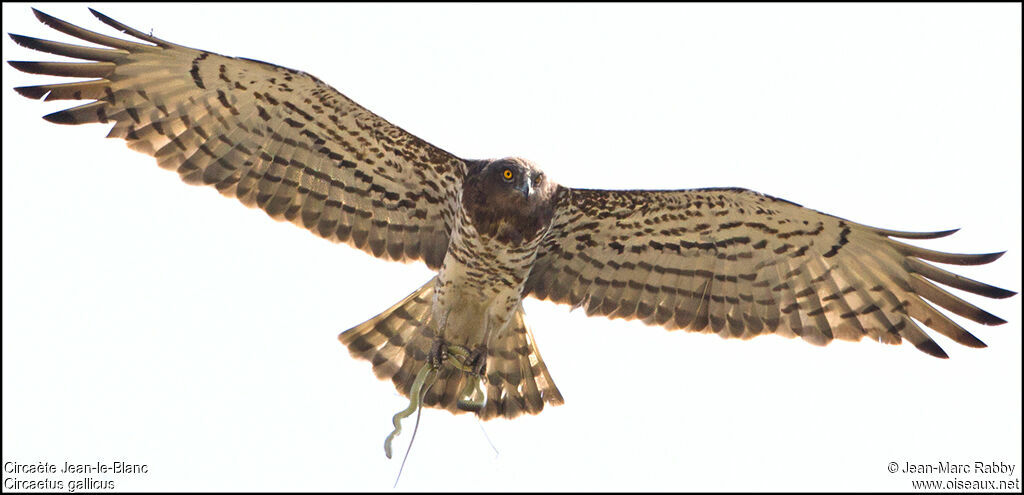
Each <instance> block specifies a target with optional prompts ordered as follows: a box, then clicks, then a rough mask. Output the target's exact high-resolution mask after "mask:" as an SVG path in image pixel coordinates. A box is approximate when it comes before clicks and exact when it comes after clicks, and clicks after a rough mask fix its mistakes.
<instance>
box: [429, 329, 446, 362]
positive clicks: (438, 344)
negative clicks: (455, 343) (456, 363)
mask: <svg viewBox="0 0 1024 495" xmlns="http://www.w3.org/2000/svg"><path fill="white" fill-rule="evenodd" d="M447 360H448V344H447V343H446V342H445V341H444V339H442V338H440V337H438V338H436V339H434V342H433V343H432V344H430V353H429V354H427V362H428V363H430V367H432V368H434V369H435V370H436V369H439V368H440V367H441V364H443V363H444V362H445V361H447Z"/></svg>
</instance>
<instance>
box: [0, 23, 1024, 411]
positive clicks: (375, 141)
mask: <svg viewBox="0 0 1024 495" xmlns="http://www.w3.org/2000/svg"><path fill="white" fill-rule="evenodd" d="M93 13H94V14H95V15H96V17H97V18H99V20H100V21H102V22H103V23H105V24H107V25H109V26H111V27H113V28H115V29H117V30H119V31H121V32H123V33H125V34H127V35H129V36H132V37H134V38H137V39H138V40H140V41H129V40H125V39H121V38H116V37H111V36H106V35H102V34H99V33H95V32H92V31H88V30H85V29H82V28H79V27H77V26H74V25H71V24H68V23H66V22H64V21H61V20H59V19H56V18H53V17H51V16H48V15H46V14H43V13H41V12H38V11H36V16H37V18H39V20H40V21H42V22H43V23H45V24H46V25H48V26H50V27H52V28H54V29H56V30H57V31H60V32H63V33H65V34H68V35H71V36H74V37H77V38H80V39H82V40H85V41H88V42H92V43H95V44H97V45H100V46H102V47H104V48H90V47H84V46H77V45H71V44H66V43H59V42H53V41H46V40H41V39H35V38H29V37H24V36H18V35H12V38H13V39H14V41H16V42H17V43H19V44H21V45H23V46H26V47H28V48H32V49H35V50H39V51H42V52H46V53H52V54H56V55H63V56H67V57H71V58H75V59H80V60H84V61H85V62H84V63H80V62H75V63H72V62H21V61H12V62H10V64H11V65H12V66H14V67H15V68H17V69H19V70H22V71H25V72H29V73H34V74H44V75H55V76H66V77H84V78H91V79H89V80H86V81H82V82H71V83H65V84H46V85H38V86H27V87H21V88H16V90H17V91H18V92H19V93H20V94H22V95H24V96H27V97H30V98H45V99H47V100H58V99H70V100H87V101H90V102H89V103H86V104H84V105H81V106H78V107H74V108H70V109H67V110H62V111H59V112H56V113H53V114H50V115H47V116H46V117H45V118H46V120H48V121H51V122H54V123H59V124H85V123H108V124H109V123H112V124H113V127H112V128H111V130H110V133H109V136H110V137H118V138H123V139H125V140H126V141H127V144H128V146H129V147H130V148H132V149H135V150H137V151H141V152H143V153H147V154H150V155H152V156H154V157H155V158H156V160H157V163H158V165H160V166H161V167H163V168H166V169H170V170H175V171H177V172H178V173H179V175H180V176H181V178H182V180H184V181H185V182H187V183H189V184H202V185H211V186H214V187H215V188H217V190H218V191H219V192H221V193H222V194H223V195H225V196H229V197H234V198H237V199H238V200H239V201H240V202H242V203H243V204H245V205H247V206H251V207H258V208H260V209H262V210H264V211H266V212H267V214H268V215H270V216H271V217H272V218H275V219H277V220H288V221H290V222H292V223H294V224H296V225H298V226H300V227H303V228H305V229H308V230H310V231H311V232H313V233H314V234H316V235H319V236H321V237H324V238H326V239H329V240H332V241H335V242H345V243H348V244H350V245H352V246H354V247H357V248H359V249H362V250H364V251H366V252H369V253H371V254H373V255H374V256H377V257H381V258H384V259H390V260H396V261H417V260H418V261H422V262H424V263H425V264H426V265H427V266H429V267H430V268H432V269H435V270H437V275H436V276H435V277H434V278H433V279H431V280H430V281H428V282H427V283H426V284H424V285H423V286H422V287H420V288H418V289H416V290H415V291H414V292H412V293H411V294H410V295H409V296H408V297H406V298H405V299H403V300H402V301H399V302H398V303H396V304H395V305H393V306H392V307H391V308H389V309H387V310H385V311H384V312H383V313H381V314H379V315H378V316H376V317H374V318H372V319H370V320H369V321H367V322H365V323H363V324H360V325H358V326H356V327H354V328H352V329H350V330H348V331H345V332H343V333H342V334H341V335H340V340H341V342H342V343H344V344H345V345H346V346H347V347H348V349H349V351H350V352H351V353H352V354H353V355H354V356H356V357H359V358H362V359H366V360H368V361H370V362H371V363H372V366H373V370H374V372H375V373H376V374H377V376H378V377H381V378H386V379H390V380H392V381H393V382H394V384H395V386H396V388H397V389H398V391H399V392H401V393H402V394H404V395H407V396H416V395H420V394H421V395H422V403H423V404H425V405H427V406H432V407H439V408H443V409H447V410H449V411H452V412H460V411H471V412H473V413H475V414H476V415H478V416H479V417H481V418H483V419H490V418H494V417H506V418H513V417H516V416H518V415H520V414H523V413H530V414H536V413H539V412H540V411H541V410H542V409H543V408H544V406H545V405H546V404H550V405H556V404H560V403H562V402H563V399H562V396H561V394H560V392H559V391H558V388H557V387H556V386H555V383H554V381H553V379H552V377H551V376H550V374H549V372H548V370H547V367H546V366H545V364H544V360H543V359H542V358H541V355H540V352H539V350H538V349H537V346H536V344H535V342H534V338H533V335H532V333H531V330H530V328H529V327H528V325H527V318H526V316H525V314H524V312H523V306H522V299H523V298H524V297H527V296H532V297H535V298H538V299H547V300H551V301H554V302H557V303H563V304H569V305H572V306H574V307H582V308H584V309H585V311H586V313H587V314H588V315H602V316H607V317H611V318H627V319H638V320H641V321H643V322H645V323H647V324H650V325H658V326H663V327H666V328H669V329H684V330H687V331H694V332H703V333H715V334H718V335H720V336H722V337H726V338H741V339H746V338H751V337H754V336H758V335H762V334H777V335H783V336H786V337H797V336H799V337H800V338H801V339H803V340H805V341H808V342H810V343H813V344H816V345H824V344H827V343H829V342H830V341H832V340H834V339H842V340H851V341H858V340H875V341H878V342H882V343H888V344H899V343H901V342H903V341H904V340H906V341H908V342H909V343H910V344H912V345H913V346H915V347H916V348H917V349H920V350H921V351H923V352H925V353H927V354H930V355H932V356H936V357H942V358H944V357H946V353H945V352H944V351H943V350H942V348H941V347H940V346H939V345H938V344H937V343H936V342H935V341H934V340H933V339H932V336H931V335H929V333H928V332H926V330H928V331H931V332H933V333H937V334H941V335H943V336H944V337H946V338H949V339H951V340H953V341H955V342H957V343H959V344H962V345H966V346H970V347H983V346H984V344H983V343H982V342H981V341H980V340H979V339H978V338H976V337H975V336H974V335H972V334H971V333H970V332H968V331H967V330H966V329H964V328H963V327H962V326H960V325H959V324H958V323H956V322H954V321H953V320H951V319H950V318H948V317H947V316H945V315H944V314H943V313H941V312H939V311H938V310H937V309H936V308H935V307H936V306H938V307H941V308H945V309H946V310H949V311H951V312H953V313H955V314H957V315H960V316H962V317H964V318H967V319H969V320H971V321H974V322H976V323H981V324H985V325H997V324H1001V323H1004V321H1003V320H1002V319H1000V318H998V317H996V316H994V315H992V314H990V313H988V312H986V311H984V310H982V309H980V308H978V307H976V306H974V305H973V304H970V303H968V302H966V301H964V300H962V299H960V298H958V297H957V296H955V295H953V294H951V293H949V292H947V291H946V290H945V289H944V288H943V287H941V286H948V287H953V288H957V289H961V290H966V291H968V292H972V293H975V294H979V295H982V296H987V297H992V298H1005V297H1009V296H1012V295H1013V294H1014V293H1013V292H1011V291H1007V290H1005V289H1000V288H997V287H993V286H991V285H988V284H984V283H982V282H978V281H974V280H970V279H967V278H965V277H962V276H959V275H956V274H954V273H951V272H949V271H947V270H945V269H943V268H939V267H937V266H935V265H934V264H932V263H930V262H933V263H940V264H954V265H976V264H984V263H989V262H992V261H995V260H996V259H997V258H998V257H999V256H1000V255H1001V253H992V254H951V253H944V252H939V251H934V250H929V249H925V248H920V247H916V246H913V245H910V244H906V243H904V242H901V241H900V240H898V239H915V240H923V239H934V238H938V237H943V236H946V235H949V234H952V233H953V232H954V231H943V232H924V233H915V232H902V231H894V230H887V229H882V228H876V227H869V226H866V225H861V224H857V223H854V222H852V221H849V220H845V219H842V218H838V217H834V216H830V215H827V214H824V213H820V212H817V211H814V210H811V209H807V208H803V207H801V206H799V205H797V204H794V203H792V202H789V201H786V200H782V199H779V198H774V197H771V196H768V195H764V194H759V193H756V192H753V191H749V190H744V189H736V188H717V189H716V188H710V189H689V190H661V191H646V190H629V191H614V190H591V189H578V188H571V187H567V186H563V185H560V184H557V183H555V182H554V181H553V180H552V179H551V178H550V177H548V176H546V175H545V174H544V173H543V172H542V171H541V170H540V168H539V167H538V166H536V165H535V164H533V163H532V162H530V161H529V160H526V159H523V158H516V157H513V158H501V159H483V160H477V159H463V158H460V157H457V156H455V155H453V154H451V153H448V152H446V151H444V150H442V149H440V148H437V147H434V146H433V145H431V144H429V143H426V142H424V141H423V140H421V139H419V138H417V137H415V136H413V135H411V134H409V133H407V132H405V131H404V130H402V129H400V128H398V127H396V126H394V125H392V124H391V123H389V122H387V121H385V120H384V119H382V118H380V117H378V116H377V115H375V114H373V113H371V112H369V111H368V110H366V109H364V108H362V107H361V106H359V105H358V104H356V103H355V102H353V101H351V100H349V99H348V98H346V97H345V96H344V95H342V94H341V93H339V92H337V91H336V90H334V89H333V88H332V87H330V86H328V85H327V84H325V83H324V82H322V81H320V80H319V79H316V78H315V77H313V76H311V75H309V74H306V73H304V72H301V71H296V70H291V69H287V68H284V67H280V66H276V65H272V64H268V63H265V62H260V61H256V60H251V59H244V58H232V57H225V56H222V55H218V54H215V53H212V52H207V51H202V50H196V49H192V48H187V47H184V46H181V45H177V44H173V43H169V42H166V41H163V40H161V39H158V38H155V37H153V36H151V35H150V34H147V33H143V32H140V31H138V30H135V29H132V28H130V27H128V26H125V25H123V24H121V23H118V22H117V21H114V20H113V19H110V18H109V17H106V16H104V15H102V14H99V13H98V12H95V11H93ZM424 373H430V374H432V379H431V380H430V383H429V385H424V380H423V379H422V377H423V376H425V375H424ZM417 378H420V379H419V380H418V379H417ZM417 383H418V384H419V385H420V386H421V387H422V390H420V391H418V392H415V393H414V391H413V389H414V385H416V384H417Z"/></svg>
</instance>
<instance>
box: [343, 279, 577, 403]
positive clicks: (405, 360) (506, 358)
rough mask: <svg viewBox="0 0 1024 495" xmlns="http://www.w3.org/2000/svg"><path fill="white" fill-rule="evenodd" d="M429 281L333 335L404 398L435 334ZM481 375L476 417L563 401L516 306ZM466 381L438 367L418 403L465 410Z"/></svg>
mask: <svg viewBox="0 0 1024 495" xmlns="http://www.w3.org/2000/svg"><path fill="white" fill-rule="evenodd" d="M434 282H435V279H431V280H430V281H429V282H427V283H426V284H424V285H423V286H422V287H420V288H419V289H417V290H416V291H415V292H413V293H412V294H410V295H409V296H407V297H406V298H405V299H402V300H401V301H399V302H398V303H397V304H395V305H394V306H392V307H390V308H388V309H387V310H386V311H384V312H383V313H381V314H379V315H377V316H375V317H373V318H372V319H370V320H368V321H366V322H364V323H362V324H360V325H357V326H355V327H353V328H351V329H349V330H346V331H344V332H342V333H341V335H339V336H338V339H339V340H341V342H342V343H343V344H345V345H346V346H348V349H349V352H350V353H351V354H352V355H353V356H354V357H357V358H360V359H365V360H367V361H370V363H371V364H372V365H373V371H374V374H376V375H377V377H378V378H381V379H390V380H391V381H392V382H393V383H394V384H395V388H396V389H397V390H398V392H399V393H401V394H402V395H404V396H406V397H408V396H409V392H410V390H411V388H412V383H413V381H414V380H415V378H416V373H417V372H419V370H420V368H422V367H423V365H424V364H426V362H427V355H428V353H429V352H430V347H431V345H432V344H433V341H434V339H435V336H436V333H435V331H434V326H433V325H432V315H433V311H432V304H433V296H434ZM486 375H487V376H486V381H485V388H486V393H487V401H486V402H485V404H484V406H483V407H482V408H480V409H479V410H477V411H472V412H475V413H476V414H477V416H479V417H480V418H481V419H484V420H487V419H492V418H496V417H499V416H500V417H504V418H509V419H511V418H514V417H516V416H519V415H521V414H523V413H529V414H537V413H539V412H540V411H541V410H543V409H544V404H551V405H558V404H562V403H563V402H564V401H563V399H562V394H561V393H559V391H558V388H557V387H556V386H555V384H554V381H552V379H551V375H550V374H549V373H548V370H547V366H545V365H544V360H543V359H541V357H540V353H539V352H538V351H537V347H536V343H535V342H534V339H533V334H532V333H531V332H530V330H529V328H528V327H527V326H526V323H525V321H524V320H523V308H522V306H520V307H519V309H518V310H517V311H516V314H515V315H514V317H513V319H512V321H511V322H510V323H509V326H508V328H506V329H505V331H504V332H503V334H501V335H498V336H496V338H494V339H493V340H492V343H491V344H490V346H488V355H487V373H486ZM468 379H470V376H469V375H468V374H467V373H465V372H463V371H461V370H458V369H456V368H455V367H453V366H452V365H450V364H445V365H442V367H441V369H440V370H439V372H438V374H437V379H436V381H435V382H434V384H433V385H432V386H431V387H430V389H428V390H425V391H424V393H423V405H425V406H428V407H436V408H440V409H447V410H449V411H451V412H453V413H462V412H467V411H466V410H463V409H460V408H459V397H460V394H461V393H462V392H463V389H464V387H465V385H466V383H467V380H468Z"/></svg>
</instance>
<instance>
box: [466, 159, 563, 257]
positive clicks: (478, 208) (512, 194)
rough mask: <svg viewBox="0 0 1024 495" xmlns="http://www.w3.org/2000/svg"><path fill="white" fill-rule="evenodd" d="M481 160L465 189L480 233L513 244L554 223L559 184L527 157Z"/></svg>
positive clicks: (528, 239)
mask: <svg viewBox="0 0 1024 495" xmlns="http://www.w3.org/2000/svg"><path fill="white" fill-rule="evenodd" d="M477 163H478V164H479V166H478V167H475V169H474V170H473V171H472V172H470V174H469V175H468V176H467V177H466V181H465V182H464V184H465V189H464V190H463V192H462V206H463V208H465V210H466V213H467V214H468V216H469V218H470V219H471V220H472V221H473V225H474V227H476V230H477V232H479V233H480V234H483V235H488V236H491V237H494V238H497V239H498V240H500V241H503V242H507V243H512V244H522V243H523V242H529V241H533V240H536V239H537V238H539V237H540V235H541V234H543V231H544V230H545V229H546V228H547V226H548V224H550V223H551V217H552V214H553V212H554V203H555V197H556V194H555V193H556V192H557V191H558V184H557V183H555V182H554V181H552V180H549V179H548V178H547V176H546V175H544V172H542V171H541V170H540V169H538V168H537V166H536V165H534V164H533V163H531V162H530V161H529V160H526V159H525V158H501V159H498V160H484V161H481V162H477Z"/></svg>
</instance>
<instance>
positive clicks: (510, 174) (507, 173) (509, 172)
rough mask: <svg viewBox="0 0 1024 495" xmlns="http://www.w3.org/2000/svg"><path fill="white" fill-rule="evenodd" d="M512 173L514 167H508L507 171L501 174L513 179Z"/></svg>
mask: <svg viewBox="0 0 1024 495" xmlns="http://www.w3.org/2000/svg"><path fill="white" fill-rule="evenodd" d="M512 175H513V174H512V169H510V168H506V169H505V171H504V172H502V173H501V176H502V177H504V178H505V180H512Z"/></svg>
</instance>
